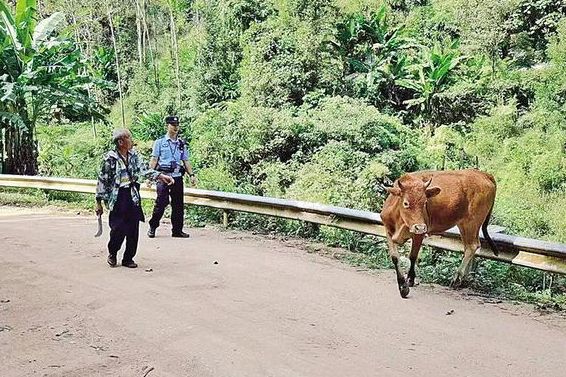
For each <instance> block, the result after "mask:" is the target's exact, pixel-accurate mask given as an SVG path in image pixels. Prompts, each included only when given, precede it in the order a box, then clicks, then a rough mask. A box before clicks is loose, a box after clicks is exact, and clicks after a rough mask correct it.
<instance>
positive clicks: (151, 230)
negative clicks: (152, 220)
mask: <svg viewBox="0 0 566 377" xmlns="http://www.w3.org/2000/svg"><path fill="white" fill-rule="evenodd" d="M147 236H148V237H149V238H155V228H152V227H149V230H148V231H147Z"/></svg>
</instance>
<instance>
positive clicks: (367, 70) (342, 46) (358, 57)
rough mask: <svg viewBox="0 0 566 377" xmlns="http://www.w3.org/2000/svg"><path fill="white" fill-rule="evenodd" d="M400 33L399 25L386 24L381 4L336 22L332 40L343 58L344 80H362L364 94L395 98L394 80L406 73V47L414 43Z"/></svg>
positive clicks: (408, 47) (387, 98) (400, 27)
mask: <svg viewBox="0 0 566 377" xmlns="http://www.w3.org/2000/svg"><path fill="white" fill-rule="evenodd" d="M403 34H404V33H403V26H402V25H398V26H391V25H390V22H389V20H388V13H387V8H386V7H385V6H382V7H381V8H380V9H379V10H378V11H377V12H375V13H373V14H371V15H370V16H369V17H366V16H364V15H362V14H356V15H353V16H351V17H350V18H349V19H348V20H347V21H346V22H344V23H343V24H341V25H339V27H338V38H337V39H338V42H337V43H336V44H337V45H338V47H339V50H340V51H341V53H342V55H343V56H345V58H346V62H347V65H346V66H347V72H346V76H345V77H346V81H347V82H355V81H358V82H360V81H362V82H363V86H364V87H365V90H366V95H368V96H372V97H379V98H381V99H383V98H385V99H386V100H388V101H392V102H397V101H395V100H393V99H394V98H395V97H396V89H395V82H396V81H397V80H399V79H401V78H404V77H406V76H407V75H408V74H409V72H408V71H407V69H406V68H407V66H408V60H407V50H409V49H412V48H416V47H417V45H416V43H415V42H414V41H413V40H412V39H411V38H408V37H406V36H404V35H403Z"/></svg>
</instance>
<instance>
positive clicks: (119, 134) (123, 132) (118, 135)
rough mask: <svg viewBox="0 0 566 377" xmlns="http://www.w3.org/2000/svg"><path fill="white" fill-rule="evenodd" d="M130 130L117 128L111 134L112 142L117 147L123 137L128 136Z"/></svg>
mask: <svg viewBox="0 0 566 377" xmlns="http://www.w3.org/2000/svg"><path fill="white" fill-rule="evenodd" d="M130 134H131V133H130V130H128V129H127V128H118V129H115V130H114V132H112V142H113V143H114V144H115V145H118V141H120V140H122V139H123V138H124V137H126V136H128V135H130Z"/></svg>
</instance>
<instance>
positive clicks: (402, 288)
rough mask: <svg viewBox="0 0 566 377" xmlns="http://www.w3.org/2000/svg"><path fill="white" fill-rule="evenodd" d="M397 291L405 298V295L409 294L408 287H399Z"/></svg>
mask: <svg viewBox="0 0 566 377" xmlns="http://www.w3.org/2000/svg"><path fill="white" fill-rule="evenodd" d="M399 293H401V297H402V298H407V296H408V295H409V287H407V286H405V287H401V288H399Z"/></svg>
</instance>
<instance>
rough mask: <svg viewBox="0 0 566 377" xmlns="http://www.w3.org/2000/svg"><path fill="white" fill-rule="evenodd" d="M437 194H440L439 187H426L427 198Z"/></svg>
mask: <svg viewBox="0 0 566 377" xmlns="http://www.w3.org/2000/svg"><path fill="white" fill-rule="evenodd" d="M438 194H440V187H437V186H434V187H429V188H427V189H426V197H427V198H432V197H433V196H436V195H438Z"/></svg>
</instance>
